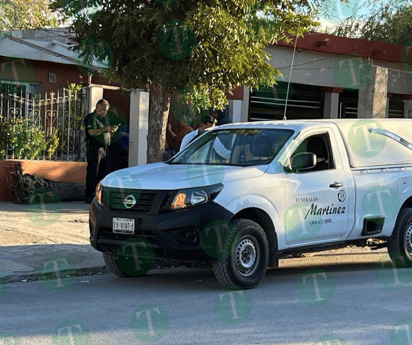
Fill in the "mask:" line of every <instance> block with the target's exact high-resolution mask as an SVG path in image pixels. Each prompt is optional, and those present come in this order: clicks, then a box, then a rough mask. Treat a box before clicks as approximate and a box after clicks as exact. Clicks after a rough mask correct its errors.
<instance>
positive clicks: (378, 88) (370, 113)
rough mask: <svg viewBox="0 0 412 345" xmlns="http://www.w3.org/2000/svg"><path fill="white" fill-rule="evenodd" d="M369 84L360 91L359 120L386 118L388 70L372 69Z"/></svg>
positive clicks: (378, 67) (383, 68) (381, 68)
mask: <svg viewBox="0 0 412 345" xmlns="http://www.w3.org/2000/svg"><path fill="white" fill-rule="evenodd" d="M371 68H372V76H371V80H370V82H369V84H368V85H367V86H366V87H364V88H362V89H360V90H359V101H358V118H386V117H387V103H388V96H387V93H388V69H387V68H385V67H381V66H376V67H371Z"/></svg>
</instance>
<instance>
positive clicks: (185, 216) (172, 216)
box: [89, 199, 233, 263]
mask: <svg viewBox="0 0 412 345" xmlns="http://www.w3.org/2000/svg"><path fill="white" fill-rule="evenodd" d="M114 217H116V218H128V219H135V224H136V232H135V234H134V235H127V234H115V233H113V230H112V224H113V218H114ZM232 217H233V214H232V213H231V212H229V211H228V210H226V209H225V208H224V207H222V206H220V205H218V204H216V203H214V202H209V203H207V204H204V205H199V206H195V207H190V208H188V209H185V210H179V211H168V212H163V213H160V214H138V213H135V212H130V211H119V210H112V209H110V208H108V207H106V206H105V207H104V208H103V207H102V206H101V205H100V204H98V203H97V202H96V200H95V199H94V200H93V202H92V204H91V206H90V211H89V229H90V243H91V245H92V246H93V247H94V248H95V249H96V250H98V251H101V252H110V253H117V249H118V248H119V246H120V245H121V244H122V243H124V242H125V241H127V240H130V239H133V238H143V239H145V240H146V241H147V242H149V243H150V244H151V246H152V247H153V249H154V252H155V254H156V259H157V260H158V261H172V262H181V263H182V262H188V263H189V262H190V263H208V262H212V261H213V258H212V257H210V256H209V255H208V254H207V253H206V252H205V251H204V250H203V249H202V246H201V245H200V234H201V231H202V229H204V228H205V227H206V228H207V227H208V224H210V223H211V222H216V221H223V222H229V221H230V220H231V218H232Z"/></svg>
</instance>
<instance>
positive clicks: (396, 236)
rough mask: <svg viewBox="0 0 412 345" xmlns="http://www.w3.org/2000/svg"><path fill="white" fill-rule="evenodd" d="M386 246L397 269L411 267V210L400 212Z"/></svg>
mask: <svg viewBox="0 0 412 345" xmlns="http://www.w3.org/2000/svg"><path fill="white" fill-rule="evenodd" d="M387 245H388V252H389V255H390V257H391V260H392V261H393V263H395V264H396V266H397V267H412V208H403V209H401V210H400V212H399V215H398V219H397V220H396V224H395V228H394V229H393V233H392V237H391V238H390V239H389V240H388V241H387Z"/></svg>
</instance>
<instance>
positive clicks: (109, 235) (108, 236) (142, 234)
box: [98, 228, 160, 249]
mask: <svg viewBox="0 0 412 345" xmlns="http://www.w3.org/2000/svg"><path fill="white" fill-rule="evenodd" d="M136 237H137V238H143V239H144V240H146V241H147V242H149V243H150V244H151V245H152V247H153V248H154V249H156V248H160V246H159V242H158V240H157V237H156V236H155V234H154V233H153V232H152V231H148V230H137V231H136V233H135V234H133V235H128V234H116V233H113V229H112V228H101V229H100V236H99V240H98V242H99V243H104V242H105V240H107V241H113V240H114V241H121V242H123V241H127V240H130V239H132V238H136ZM119 244H120V243H119Z"/></svg>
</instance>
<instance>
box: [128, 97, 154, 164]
mask: <svg viewBox="0 0 412 345" xmlns="http://www.w3.org/2000/svg"><path fill="white" fill-rule="evenodd" d="M148 125H149V92H142V91H133V92H132V93H131V94H130V122H129V133H130V134H129V136H130V140H129V167H131V166H135V165H144V164H146V159H147V133H148V127H149V126H148Z"/></svg>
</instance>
